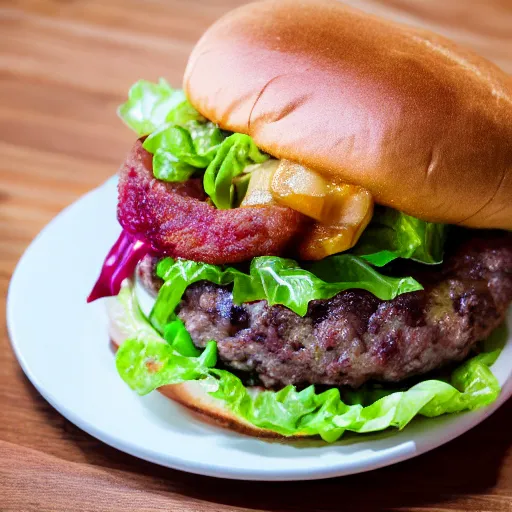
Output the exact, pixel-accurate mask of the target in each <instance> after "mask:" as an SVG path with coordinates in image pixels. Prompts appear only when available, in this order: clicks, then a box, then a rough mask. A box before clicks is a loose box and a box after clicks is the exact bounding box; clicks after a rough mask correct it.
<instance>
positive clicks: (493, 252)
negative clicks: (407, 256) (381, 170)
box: [139, 232, 512, 387]
mask: <svg viewBox="0 0 512 512" xmlns="http://www.w3.org/2000/svg"><path fill="white" fill-rule="evenodd" d="M154 263H155V261H154V260H151V258H149V259H146V260H145V261H144V262H142V264H141V265H140V267H139V274H140V275H141V277H142V278H143V281H144V282H145V285H146V287H147V288H149V289H152V290H153V291H156V290H157V289H158V287H159V285H160V283H159V280H158V278H155V277H154ZM398 269H399V270H398ZM425 269H427V270H426V271H425ZM393 272H394V274H395V275H397V274H398V273H403V274H404V275H405V274H408V273H409V274H412V275H414V277H416V279H418V281H419V282H421V284H422V285H423V286H424V287H425V289H424V290H423V291H417V292H413V293H407V294H403V295H400V296H399V297H397V298H395V299H394V300H390V301H384V300H380V299H378V298H376V297H375V296H373V295H372V294H371V293H368V292H366V291H363V290H349V291H345V292H341V293H339V294H338V295H336V296H335V297H333V298H332V299H329V300H316V301H312V302H311V303H310V304H309V308H308V312H307V314H306V315H305V316H304V317H301V316H299V315H297V314H296V313H294V312H293V311H290V310H289V309H287V308H286V307H284V306H269V305H268V304H267V303H266V301H257V302H252V303H248V304H242V305H235V304H233V301H232V294H231V291H230V287H222V286H217V285H214V284H211V283H208V282H199V283H196V284H194V285H192V286H190V287H189V288H188V289H187V291H186V293H185V295H184V297H183V300H182V302H181V304H180V305H179V308H178V310H177V312H178V316H179V318H181V320H182V321H183V322H184V323H185V325H186V327H187V329H188V331H189V332H190V334H191V336H192V339H193V340H194V343H195V344H196V345H197V346H198V347H204V346H205V344H206V342H207V341H208V340H211V339H214V340H216V341H217V343H218V350H219V357H220V359H221V360H222V362H223V363H224V364H225V365H226V366H228V367H230V368H233V369H236V370H239V371H243V372H251V373H256V374H257V375H258V377H259V379H260V380H261V382H262V383H263V384H264V385H265V386H267V387H276V386H283V385H287V384H296V385H305V384H309V383H311V384H324V385H330V386H343V385H348V386H352V387H358V386H360V385H361V384H363V383H364V382H366V381H368V380H376V381H388V382H397V381H400V380H403V379H406V378H408V377H412V376H415V375H420V374H423V373H426V372H429V371H431V370H433V369H437V368H440V367H442V366H444V365H446V364H448V363H450V362H453V361H460V360H462V359H464V358H465V357H466V356H467V355H468V353H469V352H470V350H471V348H472V347H473V346H474V345H475V343H476V342H478V341H480V340H483V339H485V338H486V337H487V336H488V335H489V334H490V332H491V331H492V330H493V329H494V328H496V327H497V326H498V325H499V324H500V323H501V322H502V321H503V320H504V317H505V314H506V310H507V307H508V305H509V303H510V302H511V301H512V236H511V235H510V234H503V233H490V234H489V233H485V232H483V233H479V234H478V235H474V236H473V238H471V239H469V240H465V241H463V242H458V243H456V244H455V246H454V247H451V248H448V249H447V254H446V256H445V261H444V263H443V264H442V265H438V266H434V267H427V266H425V265H415V264H411V263H406V262H405V261H400V262H399V263H398V264H397V265H395V269H394V270H393Z"/></svg>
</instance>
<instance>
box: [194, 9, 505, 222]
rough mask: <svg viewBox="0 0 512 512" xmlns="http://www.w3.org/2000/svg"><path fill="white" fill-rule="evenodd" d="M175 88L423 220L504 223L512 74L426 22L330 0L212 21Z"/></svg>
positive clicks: (202, 107)
mask: <svg viewBox="0 0 512 512" xmlns="http://www.w3.org/2000/svg"><path fill="white" fill-rule="evenodd" d="M184 88H185V91H186V93H187V96H188V98H189V99H190V101H191V102H192V104H193V105H194V106H195V107H196V108H197V109H198V110H199V111H200V112H201V113H202V114H203V115H204V116H206V117H207V118H209V119H211V120H212V121H214V122H216V123H218V124H219V125H220V126H221V127H222V128H225V129H228V130H232V131H236V132H241V133H246V134H249V135H251V136H252V137H253V138H254V140H255V142H256V144H257V145H258V146H259V147H260V148H262V149H263V150H265V151H267V152H268V153H270V154H271V155H273V156H275V157H277V158H286V159H289V160H294V161H297V162H299V163H302V164H303V165H306V166H309V167H312V168H314V169H317V170H318V171H320V172H322V173H324V174H325V175H327V176H330V177H331V178H332V179H334V180H338V181H344V182H348V183H352V184H356V185H361V186H363V187H365V188H367V189H368V190H370V191H371V193H372V194H373V196H374V198H375V200H376V202H377V203H380V204H383V205H387V206H391V207H393V208H396V209H398V210H401V211H404V212H406V213H408V214H410V215H414V216H416V217H419V218H421V219H424V220H429V221H435V222H444V223H451V224H461V225H465V226H469V227H475V228H502V229H512V78H511V77H510V76H508V75H507V74H505V73H504V72H503V71H501V70H500V69H499V68H498V67H496V66H495V65H493V64H491V63H490V62H488V61H487V60H485V59H484V58H482V57H479V56H478V55H476V54H474V53H472V52H471V51H469V50H467V49H464V48H461V47H459V46H457V45H455V44H454V43H452V42H450V41H449V40H447V39H444V38H443V37H440V36H437V35H435V34H433V33H431V32H428V31H425V30H418V29H415V28H410V27H407V26H404V25H400V24H396V23H391V22H388V21H384V20H381V19H379V18H376V17H374V16H370V15H368V14H365V13H363V12H361V11H358V10H355V9H352V8H349V7H346V6H344V5H343V4H341V3H339V2H338V1H335V0H332V1H329V0H270V1H264V2H259V3H254V4H249V5H245V6H243V7H240V8H239V9H236V10H234V11H232V12H230V13H228V14H227V15H226V16H224V17H223V18H221V19H220V20H219V21H217V22H216V23H215V24H214V25H213V26H212V27H210V29H209V30H208V31H207V32H206V33H205V34H204V35H203V37H202V38H201V40H200V41H199V43H198V44H197V46H196V47H195V49H194V50H193V52H192V54H191V56H190V60H189V63H188V66H187V70H186V73H185V79H184Z"/></svg>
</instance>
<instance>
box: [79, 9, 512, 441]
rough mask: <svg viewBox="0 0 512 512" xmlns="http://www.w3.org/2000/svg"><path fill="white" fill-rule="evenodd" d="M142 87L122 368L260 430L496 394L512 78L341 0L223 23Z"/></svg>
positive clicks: (508, 290) (127, 208)
mask: <svg viewBox="0 0 512 512" xmlns="http://www.w3.org/2000/svg"><path fill="white" fill-rule="evenodd" d="M183 87H184V90H183V91H182V90H175V89H172V88H171V87H170V86H169V85H168V84H167V82H165V81H164V80H161V81H160V82H159V83H150V82H146V81H140V82H138V83H136V84H135V85H134V86H133V87H132V89H131V90H130V94H129V99H128V101H127V102H126V103H125V104H123V105H122V106H121V107H120V110H119V112H120V115H121V117H122V119H123V120H124V121H125V122H126V123H127V124H128V126H130V127H131V128H133V129H134V130H135V131H136V132H137V134H138V137H139V138H138V140H137V141H136V142H135V144H134V146H133V149H132V151H131V153H130V154H129V155H128V157H127V159H126V161H125V163H124V165H123V166H122V167H121V169H120V171H119V201H118V209H117V216H118V220H119V223H120V224H121V227H122V232H121V235H120V237H119V239H118V241H117V242H116V243H115V244H114V246H113V247H112V249H111V251H110V253H109V254H108V256H107V258H106V260H105V264H104V267H103V270H102V272H101V275H100V277H99V279H98V281H97V283H96V285H95V287H94V289H93V291H92V292H91V295H90V297H89V300H94V299H97V298H100V297H104V296H115V297H113V298H110V299H109V306H108V308H109V315H110V336H111V338H112V340H113V342H114V343H115V344H116V345H117V346H118V347H119V349H118V351H117V355H116V365H117V369H118V371H119V373H120V375H121V377H122V378H123V379H124V380H125V381H126V382H127V384H128V385H129V386H130V387H131V388H132V389H134V390H135V391H136V392H138V393H140V394H145V393H148V392H150V391H153V390H155V389H159V390H160V391H162V392H163V393H165V394H166V395H168V396H169V397H171V398H173V399H175V400H177V401H179V402H181V403H182V404H185V405H187V406H188V407H191V408H192V409H195V410H196V411H198V412H201V413H203V414H204V415H206V416H207V417H209V418H215V419H217V420H219V421H221V422H223V423H224V424H228V425H230V426H232V427H233V428H238V429H242V430H244V431H247V432H250V433H254V434H256V435H285V436H307V435H320V436H322V438H323V439H325V440H326V441H334V440H336V439H338V438H339V437H340V436H341V435H342V434H343V432H344V431H345V430H350V431H354V432H370V431H375V430H382V429H384V428H387V427H390V426H395V427H399V428H402V427H404V426H405V425H406V424H407V423H408V422H409V421H410V420H411V419H412V418H413V417H415V416H416V415H418V414H420V415H423V416H437V415H440V414H444V413H453V412H459V411H463V410H468V409H474V408H477V407H481V406H484V405H487V404H489V403H491V402H492V401H493V400H495V398H496V397H497V395H498V393H499V386H498V383H497V381H496V379H495V377H494V376H493V374H492V371H491V370H490V368H489V367H490V366H491V365H492V363H493V362H494V361H495V359H496V357H497V356H498V353H499V349H498V350H497V349H496V344H495V346H494V349H493V350H491V349H490V347H489V344H488V343H487V344H486V343H484V342H483V341H484V340H486V339H487V338H488V337H489V335H490V334H491V332H493V330H494V329H496V328H497V327H498V326H499V325H500V324H501V323H502V322H503V320H504V318H505V315H506V312H507V308H508V306H509V304H510V302H511V301H512V235H511V234H510V233H509V232H508V231H510V230H512V80H511V78H510V77H509V76H508V75H506V74H505V73H503V72H502V71H501V70H500V69H498V68H497V67H496V66H494V65H493V64H491V63H489V62H487V61H486V60H484V59H483V58H481V57H478V56H477V55H475V54H473V53H471V52H470V51H468V50H465V49H462V48H459V47H457V46H456V45H455V44H453V43H451V42H450V41H448V40H446V39H444V38H442V37H439V36H436V35H434V34H432V33H430V32H426V31H421V30H417V29H412V28H408V27H405V26H402V25H397V24H393V23H390V22H387V21H383V20H380V19H378V18H375V17H372V16H369V15H366V14H363V13H362V12H359V11H357V10H354V9H350V8H348V7H345V6H343V5H342V4H341V3H339V2H336V1H328V0H321V1H318V0H300V1H295V0H293V1H292V0H280V1H264V2H260V3H255V4H250V5H246V6H244V7H241V8H239V9H237V10H235V11H233V12H231V13H229V14H228V15H227V16H225V17H224V18H222V19H221V20H219V21H218V22H217V23H215V24H214V25H213V26H212V27H211V28H210V29H209V30H208V31H207V32H206V33H205V34H204V36H203V37H202V38H201V40H200V41H199V43H198V44H197V46H196V47H195V49H194V50H193V52H192V55H191V57H190V60H189V63H188V66H187V69H186V72H185V78H184V84H183Z"/></svg>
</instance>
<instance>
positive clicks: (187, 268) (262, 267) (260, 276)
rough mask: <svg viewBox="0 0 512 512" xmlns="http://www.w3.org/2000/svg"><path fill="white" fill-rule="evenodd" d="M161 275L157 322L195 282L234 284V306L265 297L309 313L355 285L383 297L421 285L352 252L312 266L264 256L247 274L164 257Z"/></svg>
mask: <svg viewBox="0 0 512 512" xmlns="http://www.w3.org/2000/svg"><path fill="white" fill-rule="evenodd" d="M157 274H158V276H159V277H161V278H162V279H163V280H164V281H165V282H164V284H163V286H162V287H161V289H160V291H159V293H158V297H157V300H156V303H155V306H154V308H153V311H152V313H151V320H152V321H153V322H155V325H157V326H163V325H165V324H166V323H167V322H168V321H169V319H170V318H171V317H172V314H173V312H174V309H175V308H176V306H177V305H178V304H179V302H180V300H181V297H182V296H183V293H184V292H185V290H186V289H187V287H188V286H190V285H191V284H192V283H195V282H197V281H210V282H212V283H215V284H218V285H227V284H231V283H233V301H234V302H235V303H236V304H242V303H244V302H252V301H256V300H266V301H267V302H268V303H269V304H270V305H274V304H282V305H283V306H286V307H287V308H289V309H291V310H292V311H294V312H295V313H297V314H299V315H301V316H304V315H305V314H306V313H307V310H308V304H309V302H310V301H312V300H316V299H329V298H331V297H333V296H334V295H336V294H337V293H339V292H341V291H343V290H348V289H351V288H359V289H362V290H367V291H369V292H371V293H373V294H374V295H375V296H377V297H379V298H380V299H383V300H390V299H393V298H395V297H396V296H397V295H400V294H402V293H407V292H412V291H416V290H422V289H423V288H422V286H421V285H420V284H419V283H418V282H417V281H415V280H414V279H413V278H412V277H402V278H395V277H388V276H384V275H382V274H380V273H379V272H377V271H376V270H375V269H374V268H373V267H371V266H370V265H369V264H368V263H366V262H365V261H364V260H362V259H361V258H358V257H357V256H353V255H351V254H338V255H335V256H331V257H329V258H325V259H324V260H322V261H319V262H316V263H314V264H313V265H311V266H310V269H309V270H305V269H303V268H301V267H300V266H299V264H298V263H297V262H296V261H294V260H290V259H285V258H280V257H278V256H260V257H258V258H254V259H253V260H252V262H251V266H250V270H249V274H246V273H244V272H241V271H240V270H237V269H235V268H232V267H228V268H226V269H223V268H221V267H218V266H216V265H210V264H208V263H200V262H196V261H189V260H181V259H178V260H173V259H172V258H164V259H163V260H161V261H160V262H159V264H158V267H157Z"/></svg>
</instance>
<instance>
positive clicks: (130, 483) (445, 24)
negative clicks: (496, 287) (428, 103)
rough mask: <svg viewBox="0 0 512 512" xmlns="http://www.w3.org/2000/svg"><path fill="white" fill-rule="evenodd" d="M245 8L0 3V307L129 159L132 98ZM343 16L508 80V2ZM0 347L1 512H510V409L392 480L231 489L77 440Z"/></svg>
mask: <svg viewBox="0 0 512 512" xmlns="http://www.w3.org/2000/svg"><path fill="white" fill-rule="evenodd" d="M240 3H242V2H241V1H237V0H212V1H207V0H202V1H201V0H147V1H135V0H75V1H72V0H11V1H10V2H7V1H0V135H1V136H0V155H1V157H0V172H1V189H0V208H1V210H0V212H1V213H0V226H1V231H0V282H1V288H2V294H1V300H2V302H4V301H5V292H6V291H7V286H8V283H9V279H10V276H11V273H12V271H13V269H14V266H15V264H16V261H17V260H18V258H19V257H20V256H21V254H22V252H23V250H24V249H25V248H26V246H27V245H28V243H29V242H30V240H31V239H32V238H33V237H34V236H35V235H36V233H37V232H38V231H39V230H40V229H41V228H42V227H43V226H44V225H45V224H46V223H47V222H48V221H49V220H50V219H51V218H52V217H53V216H54V215H55V214H56V213H57V212H58V211H59V210H61V209H62V208H63V207H64V206H66V205H67V204H69V203H71V202H72V201H74V200H75V199H76V198H78V197H79V196H80V195H81V194H83V193H84V192H86V191H87V190H90V189H91V188H93V187H95V186H96V185H98V184H100V183H101V182H102V181H104V180H105V179H106V178H107V177H108V176H110V175H111V174H113V173H114V172H115V171H116V169H117V167H118V165H119V164H120V162H121V161H122V159H123V156H124V155H125V153H126V152H127V150H128V149H129V147H130V145H131V144H132V142H133V138H134V136H133V134H132V133H130V131H129V130H128V129H127V128H125V127H124V126H123V125H122V124H121V122H120V121H119V120H118V119H117V118H116V113H115V110H116V106H117V105H118V104H119V103H120V102H121V101H123V99H124V98H125V96H126V93H127V90H128V87H129V86H130V84H131V83H132V82H134V81H135V80H136V79H138V78H141V77H144V78H147V79H151V80H154V79H156V78H158V77H159V76H165V77H166V78H167V79H168V80H169V81H170V82H171V83H173V84H179V83H180V80H181V76H182V73H183V69H184V66H185V63H186V60H187V55H188V54H189V52H190V50H191V48H192V45H193V44H194V42H195V41H196V40H197V39H198V37H199V36H200V34H201V33H202V32H203V30H204V29H205V28H206V27H207V26H208V25H209V24H210V23H211V22H212V21H213V20H215V19H216V18H217V17H218V16H220V15H221V14H222V13H224V12H225V11H227V10H229V9H230V8H232V7H234V6H235V5H237V4H240ZM351 3H354V4H358V5H360V6H361V7H362V8H364V9H367V10H370V11H373V12H376V13H379V14H383V15H385V16H389V17H393V18H395V19H399V20H403V21H408V22H410V23H413V24H419V25H425V26H428V27H432V28H434V29H436V30H438V31H440V32H442V33H444V34H446V35H448V36H450V37H452V38H454V39H457V40H459V41H461V42H463V43H465V44H467V45H468V46H470V47H473V48H475V49H476V50H477V51H479V52H480V53H482V54H483V55H485V56H487V57H488V58H490V59H492V60H494V61H495V62H497V63H499V64H500V65H501V66H502V67H503V68H504V69H506V70H508V71H510V72H512V2H511V1H510V0H492V1H491V0H487V1H486V0H466V1H459V2H456V1H450V0H435V1H432V0H431V1H429V2H426V1H424V0H382V1H378V0H375V1H373V2H372V1H370V0H365V1H364V3H363V2H357V1H356V0H353V1H352V2H351ZM64 278H65V276H64ZM1 309H2V311H4V310H5V308H4V304H2V307H1ZM28 313H29V315H28V319H27V321H30V312H28ZM3 318H4V317H2V319H3ZM3 331H4V334H3V336H2V346H1V348H2V350H1V351H0V510H2V511H7V510H16V511H18V510H22V511H29V510H58V511H71V510H72V511H81V510H94V511H99V510H109V511H126V510H139V511H142V510H164V509H165V510H173V511H176V510H185V511H201V512H203V511H209V510H212V511H213V510H266V511H284V510H304V511H312V510H322V511H331V510H332V511H334V510H342V509H343V510H346V511H349V512H352V511H360V510H458V511H469V510H474V511H483V510H492V511H505V510H507V511H511V510H512V449H511V446H512V435H511V434H510V432H511V430H512V421H511V420H512V402H509V403H508V404H507V405H505V406H504V407H502V408H501V410H500V411H498V412H497V413H496V414H495V415H494V416H493V417H491V418H490V419H489V420H487V421H486V422H484V424H483V425H480V426H479V427H477V428H475V429H474V430H473V431H471V432H469V433H468V434H466V435H464V436H462V437H461V438H459V439H457V440H455V441H453V442H451V443H449V444H448V445H446V446H443V447H442V448H439V449H437V450H435V451H434V452H432V453H429V454H426V455H423V456H421V457H418V458H417V459H414V460H411V461H408V462H405V463H402V464H399V465H397V466H394V467H389V468H386V469H382V470H379V471H375V472H372V473H368V474H363V475H357V476H352V477H346V478H342V479H332V480H328V481H319V482H310V483H285V484H278V483H270V484H266V483H250V482H249V483H241V482H229V481H222V480H216V479H212V478H206V477H200V476H194V475H189V474H185V473H181V472H178V471H172V470H168V469H164V468H161V467H158V466H154V465H152V464H149V463H146V462H143V461H140V460H138V459H135V458H133V457H131V456H128V455H125V454H124V453H121V452H119V451H117V450H114V449H112V448H110V447H108V446H106V445H104V444H102V443H100V442H99V441H97V440H95V439H93V438H92V437H90V436H89V435H87V434H85V433H84V432H82V431H80V430H79V429H78V428H76V427H75V426H74V425H72V424H71V423H69V422H68V421H67V420H65V419H64V418H63V417H62V416H60V415H59V414H58V413H57V412H56V411H54V410H53V409H52V408H51V407H50V406H49V405H48V404H47V403H46V402H45V401H44V400H43V399H42V398H41V396H40V395H39V394H38V392H37V391H36V390H35V389H34V388H33V386H32V385H31V384H30V383H29V382H28V380H27V379H26V378H25V376H24V375H23V373H22V371H21V369H20V368H19V366H18V364H17V363H16V360H15V358H14V355H13V353H12V351H11V348H10V346H9V342H8V338H7V334H6V333H5V329H3Z"/></svg>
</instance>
